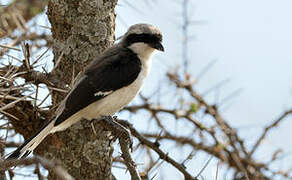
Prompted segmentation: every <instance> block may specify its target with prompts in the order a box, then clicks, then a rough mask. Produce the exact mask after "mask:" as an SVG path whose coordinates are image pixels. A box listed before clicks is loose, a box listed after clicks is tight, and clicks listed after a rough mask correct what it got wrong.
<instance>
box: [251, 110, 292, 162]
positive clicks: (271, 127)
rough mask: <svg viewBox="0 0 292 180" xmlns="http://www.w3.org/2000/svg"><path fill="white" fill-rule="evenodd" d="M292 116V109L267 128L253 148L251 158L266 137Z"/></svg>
mask: <svg viewBox="0 0 292 180" xmlns="http://www.w3.org/2000/svg"><path fill="white" fill-rule="evenodd" d="M290 114H292V109H291V110H288V111H286V112H284V113H283V114H282V115H281V116H280V117H279V118H278V119H276V120H275V121H274V122H273V123H272V124H270V125H269V126H267V127H266V128H265V129H264V132H263V133H262V135H261V136H260V137H259V139H258V140H257V141H256V143H255V145H254V146H253V148H252V150H251V151H250V153H249V157H251V156H252V155H253V153H254V152H255V151H256V150H257V148H258V147H259V145H260V143H261V142H262V141H263V140H264V139H265V137H266V136H267V134H268V133H269V132H270V130H271V129H273V128H275V127H277V126H278V125H279V124H280V122H282V120H284V119H285V118H286V117H287V116H288V115H290Z"/></svg>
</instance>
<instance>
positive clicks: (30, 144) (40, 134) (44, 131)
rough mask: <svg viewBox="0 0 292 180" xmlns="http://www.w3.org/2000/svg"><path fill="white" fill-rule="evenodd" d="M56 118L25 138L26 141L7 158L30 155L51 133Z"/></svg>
mask: <svg viewBox="0 0 292 180" xmlns="http://www.w3.org/2000/svg"><path fill="white" fill-rule="evenodd" d="M54 123H55V121H54V120H51V121H49V122H48V123H46V124H45V125H44V126H43V127H42V128H41V129H40V130H38V131H37V132H36V133H35V134H34V135H33V136H31V137H30V138H29V139H27V140H25V142H24V143H23V144H22V145H21V146H19V147H18V148H17V149H16V150H14V151H13V152H12V153H11V154H9V155H8V157H7V158H5V159H18V158H23V157H26V156H28V155H29V154H30V153H31V152H32V151H33V150H34V149H35V148H36V147H37V146H38V145H39V144H40V143H41V142H42V140H43V139H44V138H45V137H47V135H49V134H50V131H51V130H52V128H53V127H54Z"/></svg>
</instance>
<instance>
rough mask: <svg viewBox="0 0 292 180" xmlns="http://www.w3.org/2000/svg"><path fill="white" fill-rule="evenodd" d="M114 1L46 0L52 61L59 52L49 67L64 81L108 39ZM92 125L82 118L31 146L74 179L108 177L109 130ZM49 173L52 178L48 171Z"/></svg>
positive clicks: (111, 38) (68, 81)
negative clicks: (55, 65) (53, 68)
mask: <svg viewBox="0 0 292 180" xmlns="http://www.w3.org/2000/svg"><path fill="white" fill-rule="evenodd" d="M116 3H117V0H111V1H103V0H93V1H89V0H80V1H69V0H50V1H49V4H48V12H47V15H48V18H49V20H50V22H51V25H52V29H51V30H52V34H53V38H54V40H55V42H54V44H55V45H54V47H53V53H54V62H55V63H56V61H57V60H58V58H59V57H60V56H61V55H62V58H61V60H60V64H59V65H58V67H57V69H56V70H55V71H54V75H55V76H57V77H58V79H59V80H60V81H63V82H65V83H66V84H68V85H69V86H70V85H71V84H72V81H73V79H74V77H76V75H77V74H78V73H79V72H80V71H82V70H83V68H84V67H85V66H86V65H87V64H88V63H89V62H90V61H92V60H93V59H94V58H95V57H96V56H98V55H99V54H100V53H101V52H103V51H104V50H105V49H106V48H108V47H109V46H111V45H112V44H113V42H114V29H115V13H114V8H115V5H116ZM64 88H65V87H64ZM64 96H65V94H60V93H54V94H53V97H52V101H53V105H54V106H57V105H58V103H59V102H60V101H61V100H62V99H63V98H64ZM96 130H97V135H95V134H94V133H93V131H92V129H91V127H90V124H89V121H84V120H83V121H81V122H80V123H77V124H75V125H73V126H72V127H70V128H69V129H67V130H66V131H64V132H59V133H56V134H54V135H52V136H50V137H49V138H47V139H46V140H45V142H43V143H42V145H41V146H40V147H39V148H38V149H37V152H38V153H40V154H42V155H44V156H45V157H47V158H50V159H59V160H61V161H62V163H63V165H64V167H65V168H66V169H67V170H68V172H69V173H70V174H71V175H72V176H73V177H75V178H76V179H84V180H85V179H86V180H90V179H97V180H111V179H114V177H113V176H112V174H111V166H112V152H113V148H112V146H111V142H110V139H109V134H108V132H106V131H104V130H103V129H101V128H97V129H96ZM44 144H46V145H45V146H44ZM49 178H50V179H57V178H56V177H55V176H54V174H52V173H50V175H49Z"/></svg>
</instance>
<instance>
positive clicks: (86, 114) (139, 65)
mask: <svg viewBox="0 0 292 180" xmlns="http://www.w3.org/2000/svg"><path fill="white" fill-rule="evenodd" d="M156 50H158V51H164V47H163V45H162V33H161V31H160V30H159V29H158V28H157V27H155V26H153V25H151V24H142V23H140V24H134V25H132V26H130V27H129V29H128V30H127V32H126V33H125V34H124V35H123V36H122V38H121V40H120V41H119V42H118V43H116V44H114V45H113V46H112V47H110V48H108V49H107V50H105V51H104V52H103V53H101V54H100V55H99V56H98V57H96V58H95V59H94V60H93V61H92V62H91V63H90V64H89V65H88V66H86V67H85V69H84V70H83V71H82V73H81V75H80V76H78V78H77V80H76V81H75V83H74V85H73V87H72V89H71V91H70V92H69V93H68V95H67V96H66V97H65V98H64V100H63V101H62V102H61V103H60V105H59V107H58V109H57V110H56V113H55V114H56V115H55V117H54V118H52V119H51V120H50V121H48V122H47V123H46V124H45V125H44V126H43V127H42V128H41V129H39V130H38V131H37V132H36V133H35V134H34V135H33V136H31V137H30V138H29V139H27V140H26V141H25V142H24V143H23V144H22V145H20V146H19V147H18V148H17V149H16V150H14V151H13V152H12V153H10V154H8V156H7V158H6V159H8V160H9V159H18V158H24V157H26V156H28V155H29V154H30V153H31V152H32V151H33V150H34V149H35V148H36V147H37V146H38V145H39V144H40V143H41V142H42V141H43V140H44V139H45V137H46V136H48V135H49V134H51V133H55V132H58V131H63V130H65V129H67V128H68V127H70V126H71V125H73V124H74V123H76V122H78V121H80V120H81V119H87V120H93V119H98V118H101V117H104V116H113V115H114V114H115V113H116V112H118V111H119V110H121V109H122V108H124V107H125V106H126V105H127V104H129V103H130V102H131V101H132V100H133V99H134V98H135V96H136V95H137V94H138V93H139V91H140V89H141V87H142V84H143V82H144V80H145V78H146V77H147V75H148V74H149V71H150V67H151V63H152V58H151V57H152V55H153V52H154V51H156Z"/></svg>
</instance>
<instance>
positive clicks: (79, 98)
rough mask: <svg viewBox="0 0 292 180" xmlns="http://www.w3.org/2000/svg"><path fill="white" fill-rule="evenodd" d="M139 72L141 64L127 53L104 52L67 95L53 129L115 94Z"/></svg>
mask: <svg viewBox="0 0 292 180" xmlns="http://www.w3.org/2000/svg"><path fill="white" fill-rule="evenodd" d="M140 71H141V62H140V60H139V58H138V57H137V55H136V54H135V53H133V52H132V51H131V50H130V49H127V48H119V49H117V48H116V49H112V50H111V51H107V52H105V53H104V55H103V56H101V57H99V58H98V59H97V60H95V61H94V62H93V63H92V64H90V65H89V66H88V67H87V68H86V69H85V72H84V74H83V76H82V77H81V78H80V80H79V81H78V82H77V84H76V85H75V86H74V87H73V88H72V91H71V92H70V93H69V94H68V95H67V97H66V98H65V102H64V106H65V107H64V109H63V111H62V113H61V114H60V115H58V117H57V119H56V121H55V124H54V125H55V126H57V125H59V124H61V123H62V122H63V121H65V120H66V119H68V118H69V117H70V116H72V115H73V114H75V113H76V112H78V111H79V110H81V109H83V108H85V107H86V106H88V105H90V104H91V103H93V102H96V101H98V100H100V99H102V98H104V97H106V96H108V95H109V94H110V93H112V92H113V91H115V90H118V89H120V88H122V87H125V86H128V85H129V84H131V83H132V82H133V81H135V79H136V78H137V76H138V75H139V73H140Z"/></svg>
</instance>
